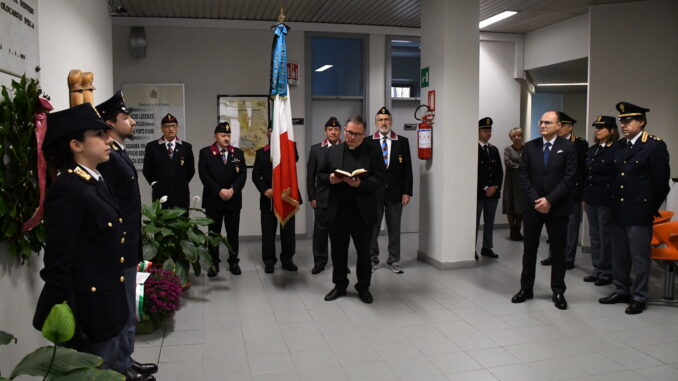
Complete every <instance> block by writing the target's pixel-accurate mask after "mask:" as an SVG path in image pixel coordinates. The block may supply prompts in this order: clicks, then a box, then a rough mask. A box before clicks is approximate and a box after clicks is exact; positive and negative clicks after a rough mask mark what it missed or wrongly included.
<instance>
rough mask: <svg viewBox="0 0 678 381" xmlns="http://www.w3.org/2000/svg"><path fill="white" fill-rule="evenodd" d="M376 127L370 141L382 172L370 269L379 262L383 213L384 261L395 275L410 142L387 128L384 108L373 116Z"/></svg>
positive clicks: (407, 198) (409, 173)
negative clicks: (381, 162) (383, 168)
mask: <svg viewBox="0 0 678 381" xmlns="http://www.w3.org/2000/svg"><path fill="white" fill-rule="evenodd" d="M374 122H375V125H376V126H377V130H378V131H376V132H375V133H374V135H372V139H370V143H371V144H372V145H373V146H374V147H376V148H377V149H378V150H379V151H381V153H382V156H383V160H384V165H385V166H386V175H385V177H384V181H383V182H382V183H381V186H379V188H378V189H377V194H376V198H377V222H376V223H375V224H374V230H373V232H372V242H371V244H370V254H371V256H372V271H375V270H376V269H377V266H378V265H379V243H378V242H377V238H378V237H379V231H380V230H381V220H382V218H383V217H384V212H386V228H387V229H388V259H387V260H386V264H387V265H388V267H389V268H390V269H391V271H393V272H394V273H396V274H402V273H403V269H402V267H401V266H400V220H401V217H402V214H403V207H404V206H406V205H407V204H408V203H409V202H410V197H412V159H411V157H410V143H409V141H408V140H407V138H406V137H404V136H401V135H398V134H396V133H395V132H394V131H393V130H392V129H391V128H392V124H393V118H392V117H391V113H390V112H389V111H388V109H387V108H386V107H382V108H381V109H379V111H378V112H377V115H376V116H375V117H374Z"/></svg>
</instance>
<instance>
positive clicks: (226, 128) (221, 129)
mask: <svg viewBox="0 0 678 381" xmlns="http://www.w3.org/2000/svg"><path fill="white" fill-rule="evenodd" d="M214 133H215V134H219V133H221V134H230V133H231V125H230V124H228V122H221V123H219V124H217V126H216V127H214Z"/></svg>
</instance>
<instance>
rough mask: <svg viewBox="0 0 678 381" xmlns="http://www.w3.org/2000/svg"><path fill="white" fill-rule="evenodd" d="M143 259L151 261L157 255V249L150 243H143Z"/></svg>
mask: <svg viewBox="0 0 678 381" xmlns="http://www.w3.org/2000/svg"><path fill="white" fill-rule="evenodd" d="M143 249H144V259H145V260H147V261H152V260H153V259H154V258H155V256H156V255H158V248H157V247H155V245H153V244H152V243H150V242H146V243H144V248H143Z"/></svg>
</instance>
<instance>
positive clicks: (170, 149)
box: [167, 143, 174, 159]
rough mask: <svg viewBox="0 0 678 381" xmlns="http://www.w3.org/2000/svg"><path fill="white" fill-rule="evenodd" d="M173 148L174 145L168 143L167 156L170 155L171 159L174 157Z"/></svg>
mask: <svg viewBox="0 0 678 381" xmlns="http://www.w3.org/2000/svg"><path fill="white" fill-rule="evenodd" d="M173 146H174V143H167V154H168V155H169V157H170V159H171V158H173V157H174V149H172V147H173Z"/></svg>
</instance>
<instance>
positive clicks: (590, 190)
mask: <svg viewBox="0 0 678 381" xmlns="http://www.w3.org/2000/svg"><path fill="white" fill-rule="evenodd" d="M618 148H619V144H618V143H617V142H610V143H607V144H606V145H605V146H604V147H602V146H601V145H599V144H594V145H592V146H591V148H589V150H588V152H587V153H586V172H585V174H584V193H583V195H582V199H583V200H584V202H586V203H587V204H591V205H595V206H608V207H609V206H612V203H613V200H614V197H613V196H614V194H613V190H614V189H613V185H614V177H615V175H616V169H615V164H614V155H615V151H616V150H617V149H618Z"/></svg>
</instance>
